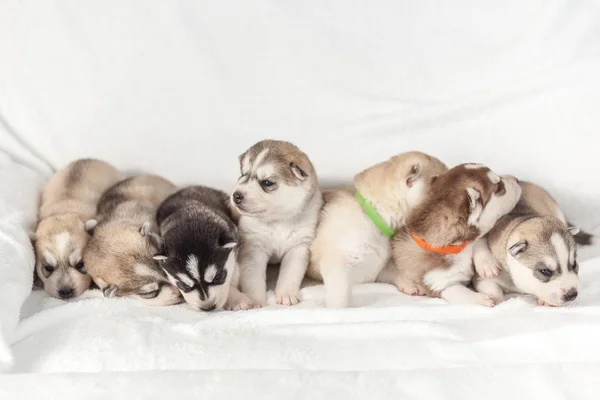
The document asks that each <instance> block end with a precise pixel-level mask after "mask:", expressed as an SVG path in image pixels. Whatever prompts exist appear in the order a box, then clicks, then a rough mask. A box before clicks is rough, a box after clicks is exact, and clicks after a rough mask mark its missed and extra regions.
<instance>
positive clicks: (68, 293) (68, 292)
mask: <svg viewBox="0 0 600 400" xmlns="http://www.w3.org/2000/svg"><path fill="white" fill-rule="evenodd" d="M58 295H59V296H60V297H61V298H63V299H68V298H70V297H73V288H62V289H60V290H59V291H58Z"/></svg>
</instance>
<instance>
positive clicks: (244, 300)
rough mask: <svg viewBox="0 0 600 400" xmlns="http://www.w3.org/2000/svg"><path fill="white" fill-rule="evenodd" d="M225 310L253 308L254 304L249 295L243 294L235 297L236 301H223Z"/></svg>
mask: <svg viewBox="0 0 600 400" xmlns="http://www.w3.org/2000/svg"><path fill="white" fill-rule="evenodd" d="M224 308H225V309H226V310H228V311H241V310H251V309H253V308H254V304H253V303H252V300H250V298H249V297H247V296H244V297H240V298H239V299H236V301H231V302H230V301H228V302H227V303H225V307H224Z"/></svg>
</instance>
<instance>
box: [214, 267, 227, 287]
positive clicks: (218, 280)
mask: <svg viewBox="0 0 600 400" xmlns="http://www.w3.org/2000/svg"><path fill="white" fill-rule="evenodd" d="M225 279H227V271H226V270H224V269H222V270H220V271H219V272H217V274H216V275H215V277H214V279H213V280H212V284H213V285H222V284H223V283H225Z"/></svg>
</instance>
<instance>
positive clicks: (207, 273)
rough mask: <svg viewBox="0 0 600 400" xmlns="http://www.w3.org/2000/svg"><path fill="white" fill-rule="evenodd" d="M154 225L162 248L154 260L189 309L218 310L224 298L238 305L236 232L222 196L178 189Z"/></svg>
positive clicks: (212, 191)
mask: <svg viewBox="0 0 600 400" xmlns="http://www.w3.org/2000/svg"><path fill="white" fill-rule="evenodd" d="M157 221H158V224H159V227H160V234H161V236H162V245H161V246H162V248H161V251H160V253H159V254H157V255H156V256H154V259H155V260H159V261H161V263H160V265H161V266H162V268H163V269H164V271H165V272H166V274H167V277H168V278H169V280H170V281H171V282H172V283H173V284H174V285H175V286H177V288H179V290H180V291H181V293H182V295H183V297H184V299H185V301H186V302H187V303H188V304H189V305H190V306H191V307H192V308H193V309H195V310H198V311H199V310H204V311H211V310H214V309H221V308H224V307H225V306H226V304H227V300H228V297H229V296H230V295H231V296H233V297H234V300H235V303H236V304H239V303H240V301H242V302H243V298H242V299H240V297H239V296H241V297H245V296H244V295H242V294H241V293H239V291H238V290H237V289H235V286H237V283H238V282H237V280H238V279H239V278H238V276H237V275H238V271H237V266H236V246H237V227H236V225H235V222H234V221H233V218H232V215H231V211H230V209H229V206H228V196H227V194H225V193H224V192H221V191H219V190H215V189H211V188H208V187H204V186H191V187H187V188H184V189H181V190H180V191H178V192H176V193H174V194H173V195H171V196H170V197H168V198H167V199H166V200H165V201H164V202H163V203H162V205H161V206H160V208H159V209H158V212H157ZM232 284H233V286H234V287H233V289H232V290H230V289H231V286H232Z"/></svg>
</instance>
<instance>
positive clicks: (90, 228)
mask: <svg viewBox="0 0 600 400" xmlns="http://www.w3.org/2000/svg"><path fill="white" fill-rule="evenodd" d="M96 225H98V221H97V220H95V219H88V220H87V221H85V223H84V225H83V226H84V228H85V231H86V232H87V233H94V229H96Z"/></svg>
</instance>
